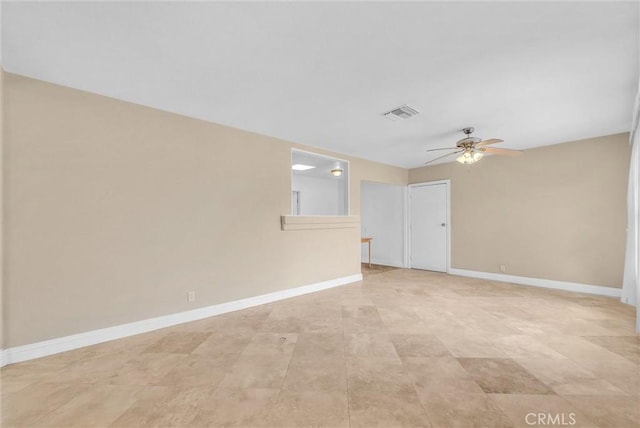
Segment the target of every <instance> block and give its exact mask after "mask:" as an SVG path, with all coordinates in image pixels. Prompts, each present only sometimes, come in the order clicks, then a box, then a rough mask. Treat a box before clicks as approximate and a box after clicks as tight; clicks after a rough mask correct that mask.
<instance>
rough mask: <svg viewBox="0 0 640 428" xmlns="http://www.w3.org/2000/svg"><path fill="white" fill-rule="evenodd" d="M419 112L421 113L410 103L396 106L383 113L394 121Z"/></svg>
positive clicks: (407, 117)
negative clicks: (409, 104) (410, 105)
mask: <svg viewBox="0 0 640 428" xmlns="http://www.w3.org/2000/svg"><path fill="white" fill-rule="evenodd" d="M418 113H419V111H418V110H416V109H413V108H411V107H409V106H408V105H404V106H400V107H398V108H394V109H393V110H389V111H388V112H386V113H382V115H383V116H384V117H386V118H387V119H389V120H393V121H394V122H397V121H398V120H406V119H409V118H411V117H413V116H415V115H416V114H418Z"/></svg>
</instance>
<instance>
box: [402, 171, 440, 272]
mask: <svg viewBox="0 0 640 428" xmlns="http://www.w3.org/2000/svg"><path fill="white" fill-rule="evenodd" d="M436 184H444V185H445V186H444V189H445V195H446V199H447V201H446V207H445V208H446V211H447V215H446V222H447V243H446V245H447V250H446V258H447V267H446V269H447V271H446V273H447V274H448V273H449V272H450V271H451V180H449V179H446V180H435V181H424V182H421V183H413V184H409V185H408V186H407V187H408V189H409V191H408V192H407V193H408V194H407V209H406V214H407V222H406V224H407V227H406V233H407V236H406V239H405V241H404V242H405V245H406V248H405V254H407V263H406V264H407V267H408V268H411V193H412V191H413V189H414V188H416V187H423V186H433V185H436Z"/></svg>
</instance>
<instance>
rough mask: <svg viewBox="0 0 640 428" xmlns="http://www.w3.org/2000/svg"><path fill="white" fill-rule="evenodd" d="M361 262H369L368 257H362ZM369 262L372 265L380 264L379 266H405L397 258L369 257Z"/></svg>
mask: <svg viewBox="0 0 640 428" xmlns="http://www.w3.org/2000/svg"><path fill="white" fill-rule="evenodd" d="M362 263H369V259H368V258H363V259H362ZM371 264H372V265H381V266H393V267H398V268H403V267H405V266H404V264H403V263H402V261H398V260H386V259H375V258H371Z"/></svg>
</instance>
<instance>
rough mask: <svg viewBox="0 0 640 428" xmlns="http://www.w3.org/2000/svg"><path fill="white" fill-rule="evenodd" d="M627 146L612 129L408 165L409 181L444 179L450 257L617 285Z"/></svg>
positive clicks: (513, 271)
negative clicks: (478, 157)
mask: <svg viewBox="0 0 640 428" xmlns="http://www.w3.org/2000/svg"><path fill="white" fill-rule="evenodd" d="M505 146H507V147H508V145H507V144H505ZM630 156H631V149H630V147H629V135H628V134H618V135H611V136H607V137H601V138H593V139H589V140H583V141H576V142H571V143H565V144H558V145H554V146H548V147H542V148H536V149H531V150H526V151H525V154H524V156H522V157H519V158H507V157H495V156H492V157H486V158H484V159H483V160H482V161H481V162H479V163H477V164H475V165H468V166H466V165H461V164H459V163H457V162H451V163H447V164H441V165H434V166H427V167H423V168H417V169H412V170H410V171H409V182H410V183H419V182H426V181H432V180H439V179H450V180H451V223H452V224H451V241H452V243H451V259H452V260H451V265H452V267H455V268H459V269H468V270H474V271H482V272H499V265H500V264H505V265H506V273H507V274H510V275H518V276H527V277H533V278H543V279H552V280H558V281H570V282H578V283H584V284H592V285H604V286H608V287H620V286H621V284H622V272H623V265H624V249H625V233H626V232H625V230H626V189H627V178H628V171H629V161H630Z"/></svg>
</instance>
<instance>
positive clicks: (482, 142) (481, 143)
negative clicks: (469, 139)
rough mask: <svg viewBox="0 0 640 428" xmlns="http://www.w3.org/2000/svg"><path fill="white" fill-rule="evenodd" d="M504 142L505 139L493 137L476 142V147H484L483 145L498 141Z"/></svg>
mask: <svg viewBox="0 0 640 428" xmlns="http://www.w3.org/2000/svg"><path fill="white" fill-rule="evenodd" d="M502 142H504V140H499V139H497V138H492V139H490V140H484V141H480V142H477V143H475V144H474V146H475V147H482V146H488V145H489V144H498V143H502Z"/></svg>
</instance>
